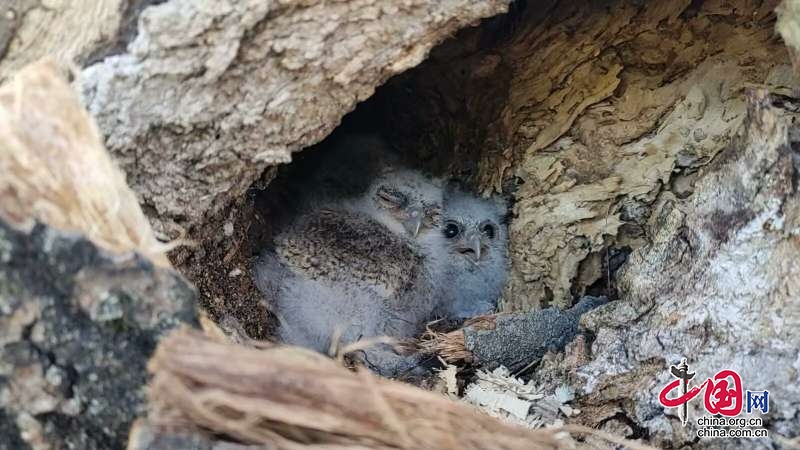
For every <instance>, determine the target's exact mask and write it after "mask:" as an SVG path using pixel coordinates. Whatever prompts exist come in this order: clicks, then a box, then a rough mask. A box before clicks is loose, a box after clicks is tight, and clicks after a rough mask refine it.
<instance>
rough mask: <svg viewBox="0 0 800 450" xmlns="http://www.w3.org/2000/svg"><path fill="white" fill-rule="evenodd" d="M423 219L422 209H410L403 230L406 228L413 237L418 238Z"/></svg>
mask: <svg viewBox="0 0 800 450" xmlns="http://www.w3.org/2000/svg"><path fill="white" fill-rule="evenodd" d="M423 218H424V214H423V211H422V208H409V209H408V218H407V219H406V220H404V221H403V228H405V229H406V231H408V233H409V234H410V235H411V236H413V237H417V235H418V234H419V230H420V228H422V220H423Z"/></svg>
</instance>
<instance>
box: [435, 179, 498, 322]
mask: <svg viewBox="0 0 800 450" xmlns="http://www.w3.org/2000/svg"><path fill="white" fill-rule="evenodd" d="M505 214H506V205H505V202H503V201H502V200H501V199H499V198H493V199H483V198H479V197H477V196H475V195H473V194H471V193H469V192H467V191H465V190H463V189H462V188H460V187H458V186H456V185H449V186H448V187H447V189H446V190H445V193H444V209H443V214H442V225H441V230H442V234H443V237H444V238H445V246H444V250H443V253H444V254H445V255H446V256H445V261H446V262H445V266H446V268H445V273H444V274H443V278H442V280H443V282H442V283H441V286H440V289H439V294H438V297H439V305H438V307H437V310H436V313H437V314H438V315H440V316H443V317H447V318H449V319H464V318H468V317H473V316H476V315H479V314H485V313H488V312H491V311H492V310H494V308H495V306H496V304H497V299H498V298H499V297H500V294H501V291H502V289H503V286H504V285H505V282H506V277H507V274H508V231H507V229H506V226H505V224H504V222H505V220H504V217H505Z"/></svg>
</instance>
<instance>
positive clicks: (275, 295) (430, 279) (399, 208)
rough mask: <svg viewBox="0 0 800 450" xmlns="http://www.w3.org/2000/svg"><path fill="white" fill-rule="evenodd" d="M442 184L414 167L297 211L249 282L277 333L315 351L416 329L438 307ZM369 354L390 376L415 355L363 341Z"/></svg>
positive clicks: (408, 365)
mask: <svg viewBox="0 0 800 450" xmlns="http://www.w3.org/2000/svg"><path fill="white" fill-rule="evenodd" d="M441 202H442V188H441V185H438V184H437V183H436V182H435V181H432V180H430V179H427V178H425V177H424V176H423V175H422V174H420V173H418V172H414V171H407V170H399V171H390V172H385V173H383V174H381V175H380V176H379V177H378V178H376V179H375V180H374V182H373V183H371V184H370V187H369V188H368V189H367V191H366V192H365V193H364V194H363V195H362V196H360V197H358V198H355V199H349V200H343V201H340V202H338V203H337V202H331V203H329V204H327V205H324V206H322V207H320V208H319V209H318V210H316V211H312V212H309V213H306V214H303V215H301V216H300V217H298V218H297V219H296V220H295V221H294V223H292V225H290V226H289V227H288V228H287V229H286V230H285V231H284V232H283V233H281V234H280V235H278V236H277V237H276V238H275V242H274V244H275V249H274V251H265V252H264V253H263V254H262V255H261V257H260V258H259V261H258V262H257V263H256V266H255V268H254V274H255V277H254V278H255V280H256V285H257V286H258V287H259V289H260V290H261V291H262V292H263V293H264V294H265V295H266V296H267V298H268V299H269V300H270V301H271V304H272V309H273V311H274V312H275V314H276V315H277V316H278V318H279V319H280V321H281V325H280V327H279V330H278V334H279V337H280V338H281V339H282V340H283V341H285V342H287V343H291V344H296V345H302V346H305V347H309V348H312V349H315V350H318V351H321V352H327V351H329V349H330V348H331V344H332V343H333V342H332V339H333V338H338V343H340V344H350V343H353V342H356V341H358V340H360V339H366V338H371V337H378V336H389V337H393V338H408V337H412V336H415V335H417V334H418V333H419V332H420V331H421V330H422V328H423V326H424V323H425V321H427V320H428V319H429V318H430V317H431V315H432V311H433V309H434V307H435V306H436V297H435V295H434V283H435V280H437V279H438V278H440V277H441V267H442V264H441V262H438V260H436V258H435V257H434V256H433V255H432V253H433V252H432V249H433V248H441V246H443V245H444V243H443V236H442V234H441V231H440V230H439V229H438V225H439V222H438V217H439V214H440V210H441ZM364 353H365V360H366V362H367V363H368V364H369V365H371V366H372V368H373V369H375V370H376V371H378V372H379V373H381V374H383V375H387V376H395V375H397V374H398V373H400V372H402V371H405V370H407V369H410V368H412V367H413V366H414V364H415V361H414V360H413V359H408V358H404V357H402V356H400V355H397V354H395V353H394V352H393V351H392V350H391V348H390V347H388V346H375V347H370V348H369V349H368V350H366V351H365V352H364Z"/></svg>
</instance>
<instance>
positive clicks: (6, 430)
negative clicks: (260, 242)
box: [0, 221, 196, 450]
mask: <svg viewBox="0 0 800 450" xmlns="http://www.w3.org/2000/svg"><path fill="white" fill-rule="evenodd" d="M195 296H196V294H195V291H194V289H193V288H192V287H191V286H190V285H189V284H188V283H187V282H186V281H184V280H183V278H182V277H181V276H180V275H178V274H177V273H176V272H175V271H174V270H172V269H165V268H158V267H156V266H154V265H153V264H152V263H150V261H149V260H147V259H144V258H142V257H141V256H138V255H137V254H135V253H130V254H127V255H119V254H116V255H112V254H110V253H107V252H105V251H103V250H100V249H98V248H97V247H96V246H95V245H94V244H93V243H91V242H90V241H87V240H86V239H85V238H83V237H81V236H79V235H76V234H67V233H62V232H59V231H56V230H54V229H52V228H49V227H47V226H44V225H41V224H37V225H35V226H33V227H32V228H31V229H29V230H22V229H19V228H15V227H11V226H9V225H7V224H6V223H5V222H3V221H0V436H2V438H0V448H4V449H5V448H8V449H11V448H14V449H16V448H27V447H29V448H34V449H53V450H55V449H66V448H69V449H81V450H82V449H108V448H122V447H124V445H125V441H126V438H127V434H128V428H129V426H130V424H131V422H132V420H133V419H134V418H135V417H136V416H138V415H140V414H141V413H142V412H143V408H144V392H143V387H144V385H145V383H146V380H147V375H146V368H145V367H146V364H147V360H148V358H149V356H150V354H151V352H152V351H153V350H154V348H155V345H156V343H157V341H158V339H159V337H160V336H161V335H162V333H163V332H164V331H166V330H168V329H171V328H173V327H175V326H176V325H178V324H180V323H185V322H192V321H193V316H194V309H193V305H194V299H195ZM23 442H24V444H23Z"/></svg>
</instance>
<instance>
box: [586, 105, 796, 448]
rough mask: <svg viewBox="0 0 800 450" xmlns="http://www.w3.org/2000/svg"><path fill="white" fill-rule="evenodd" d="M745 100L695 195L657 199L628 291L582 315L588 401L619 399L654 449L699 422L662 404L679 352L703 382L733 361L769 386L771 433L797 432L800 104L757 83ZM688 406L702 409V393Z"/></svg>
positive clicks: (687, 437)
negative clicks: (741, 118) (799, 142)
mask: <svg viewBox="0 0 800 450" xmlns="http://www.w3.org/2000/svg"><path fill="white" fill-rule="evenodd" d="M750 100H751V101H750V108H749V111H748V114H747V119H746V120H745V122H744V124H743V126H742V128H741V131H740V134H739V135H738V137H737V138H736V139H735V141H734V143H733V144H731V145H730V146H729V147H728V148H727V149H726V150H724V151H723V152H721V153H720V154H719V155H718V156H717V157H716V158H715V159H714V161H713V162H712V163H711V164H710V165H709V166H708V167H706V168H704V169H702V170H701V172H700V174H699V175H698V181H697V183H696V184H695V189H694V194H692V196H691V197H689V198H687V199H685V200H681V199H677V198H675V196H674V195H673V194H672V193H670V192H663V193H662V194H661V195H660V196H659V199H658V201H657V203H656V206H655V208H654V213H653V216H652V219H651V222H650V224H649V227H648V232H649V234H650V235H651V236H652V241H651V243H650V244H649V245H647V246H645V247H642V248H641V249H639V250H636V251H634V253H633V254H632V255H631V258H630V260H629V261H628V263H627V264H626V265H625V267H624V268H623V269H622V271H621V273H620V276H619V277H620V291H621V296H622V298H623V299H622V300H620V301H617V302H613V303H611V304H609V305H607V306H605V307H603V308H600V309H599V310H596V311H594V312H591V313H588V314H587V315H586V316H584V320H583V323H584V324H585V325H586V326H588V327H589V328H590V329H591V330H592V331H593V332H594V333H595V334H596V341H595V343H594V344H593V346H592V350H593V353H594V355H595V358H594V360H593V362H591V363H590V364H588V365H586V366H584V367H582V368H580V369H579V371H578V373H577V377H576V378H577V379H580V382H579V383H580V386H582V387H583V391H584V392H585V393H587V394H589V395H587V396H586V397H585V398H584V399H583V400H582V402H583V403H584V404H585V405H587V406H588V407H590V408H596V407H597V405H618V406H619V408H620V411H622V412H624V414H625V415H626V416H627V417H629V418H630V419H631V420H633V421H634V422H635V423H636V424H637V425H639V426H640V427H642V428H644V429H646V430H648V432H649V433H650V436H651V438H652V439H653V442H654V443H656V444H658V445H672V446H676V447H678V446H681V445H684V444H687V443H690V442H692V441H693V440H694V438H695V434H694V433H695V431H696V424H694V423H692V421H691V420H690V422H689V426H687V427H686V428H684V427H683V426H681V424H680V421H679V420H678V418H677V416H676V413H675V412H674V411H671V410H665V409H664V408H663V407H661V406H660V405H659V404H658V402H657V399H658V393H659V391H660V389H661V388H662V387H663V386H665V385H666V384H667V383H668V382H669V381H671V380H672V378H671V375H670V374H669V372H668V366H669V364H677V363H678V362H679V360H680V358H682V357H685V358H688V359H689V361H690V364H694V365H695V369H696V370H697V379H698V380H700V381H701V382H702V380H705V378H707V377H712V376H713V375H714V374H715V373H716V372H717V371H719V370H722V369H733V370H736V371H738V373H739V374H740V375H741V377H742V380H743V383H744V388H745V389H750V390H763V389H767V390H769V392H770V396H771V397H770V402H771V403H770V415H769V416H767V418H766V421H767V424H768V426H767V427H768V428H769V429H770V430H772V433H773V434H772V435H771V436H772V437H773V438H776V436H775V435H776V434H778V435H783V436H789V437H791V436H793V435H795V434H796V433H797V430H798V429H800V422H798V420H799V418H800V416H799V415H798V411H800V387H798V383H797V361H798V359H797V358H798V353H797V349H798V348H800V334H799V333H798V330H800V307H798V304H797V301H798V299H797V293H798V292H800V263H798V260H797V257H796V256H797V254H798V250H800V240H798V236H800V192H798V184H797V180H798V174H800V164H798V161H800V159H798V156H797V155H798V152H797V149H796V142H795V141H796V139H797V136H798V135H799V134H798V130H797V128H796V125H795V123H796V120H797V119H798V115H797V113H796V111H797V110H798V109H797V107H798V106H800V103H798V101H797V100H794V99H793V100H791V102H789V103H786V107H787V108H788V109H789V111H787V110H786V109H783V108H782V107H781V105H782V104H784V103H785V102H786V99H785V98H783V97H781V96H775V95H769V94H767V92H766V91H760V90H757V91H751V93H750ZM631 384H634V385H636V386H638V388H637V389H636V390H631V391H627V390H619V389H617V390H616V392H615V390H614V389H610V388H611V387H612V386H625V385H631ZM606 407H607V406H606ZM689 409H690V413H689V414H690V416H691V417H695V418H696V417H699V416H700V415H702V414H705V412H704V411H703V410H702V401H697V402H692V403H690V404H689ZM589 417H590V416H587V417H586V418H585V420H588V421H591V419H589Z"/></svg>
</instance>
